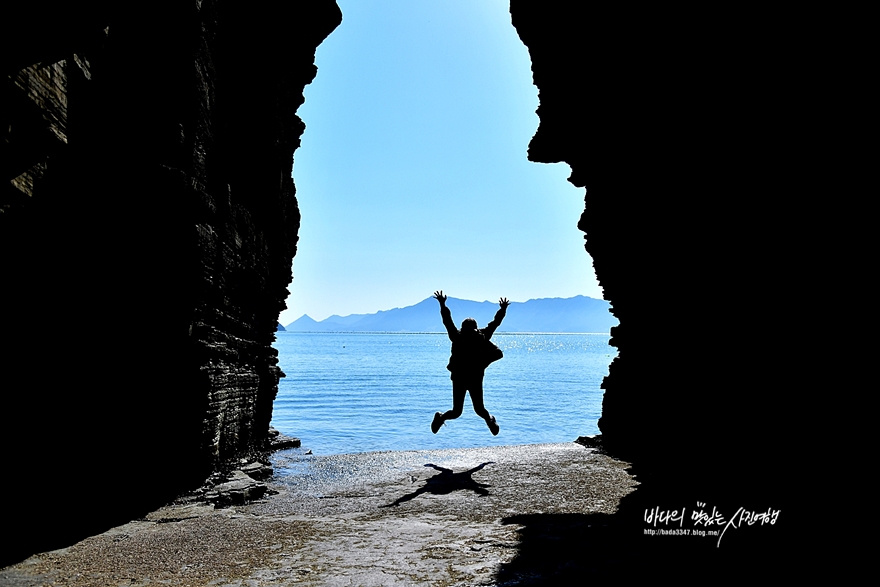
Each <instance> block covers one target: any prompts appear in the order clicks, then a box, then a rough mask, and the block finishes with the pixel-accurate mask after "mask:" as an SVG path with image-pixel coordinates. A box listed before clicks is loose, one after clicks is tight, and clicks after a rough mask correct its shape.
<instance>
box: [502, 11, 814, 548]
mask: <svg viewBox="0 0 880 587" xmlns="http://www.w3.org/2000/svg"><path fill="white" fill-rule="evenodd" d="M688 12H689V11H688ZM511 16H512V22H513V25H514V26H515V28H516V29H517V32H518V33H519V36H520V38H521V39H522V40H523V42H524V43H525V45H526V46H527V47H528V49H529V54H530V56H531V60H532V71H533V75H534V81H535V84H536V85H537V87H538V88H539V100H540V106H539V108H538V115H539V117H540V126H539V128H538V130H537V132H536V134H535V136H534V138H533V139H532V141H531V143H530V145H529V152H528V157H529V159H530V160H532V161H536V162H560V161H564V162H566V163H568V164H569V165H570V166H571V169H572V173H571V177H570V178H569V181H571V182H572V183H573V184H574V185H576V186H579V187H585V188H586V190H585V192H586V195H585V209H584V213H583V215H582V217H581V219H580V222H579V224H578V227H579V228H580V229H581V230H583V231H584V232H585V233H586V236H585V239H586V243H585V246H586V249H587V250H588V251H589V253H590V254H591V256H592V257H593V260H594V264H595V269H596V274H597V277H598V279H599V282H600V283H601V285H602V287H603V289H604V293H605V297H606V299H607V300H609V301H610V302H611V304H612V312H613V313H614V315H615V316H616V317H617V318H618V319H619V320H620V325H619V326H617V327H615V328H613V329H612V344H613V345H615V346H617V347H618V349H619V356H618V357H617V358H616V359H615V360H614V362H613V363H612V365H611V368H610V374H609V376H608V377H607V378H606V379H605V381H604V384H603V387H604V389H605V395H604V402H603V409H602V417H601V419H600V421H599V427H600V429H601V431H602V442H603V444H604V447H605V449H606V450H608V451H610V453H611V454H616V455H618V456H622V457H624V458H626V459H628V460H631V461H632V462H633V463H634V465H635V467H634V471H635V472H636V473H637V478H638V479H639V481H641V482H642V483H643V486H642V487H641V488H640V489H639V491H637V492H635V494H634V495H635V496H638V497H633V498H631V499H630V502H637V501H638V500H644V501H645V502H646V503H643V504H641V505H635V506H632V510H633V512H636V514H637V512H638V510H639V508H640V507H642V506H643V505H649V504H650V505H651V506H653V505H663V506H665V507H670V508H672V507H678V508H681V507H685V506H686V507H689V508H693V507H695V505H696V502H697V501H698V500H699V501H700V502H711V504H714V505H718V506H719V507H724V508H726V509H727V510H728V511H735V510H736V508H737V507H739V506H746V504H754V506H753V507H758V508H760V507H765V508H766V507H767V506H772V507H775V508H782V509H783V514H782V515H783V517H784V516H785V515H786V514H785V509H786V507H784V506H783V502H784V501H785V502H786V503H788V501H787V500H788V499H789V495H788V489H787V488H786V483H787V482H788V480H789V478H790V472H789V468H790V465H788V463H787V461H788V459H790V458H791V454H792V453H791V451H790V450H789V448H787V447H790V446H791V442H790V440H789V438H791V436H790V432H789V430H790V425H791V416H790V414H791V413H792V411H791V406H790V404H789V391H788V389H789V383H790V382H794V381H798V380H800V379H802V378H803V377H804V376H803V375H801V374H800V372H799V369H798V368H797V366H796V365H795V363H794V362H793V361H791V360H787V359H780V358H770V357H767V358H766V360H760V359H759V357H761V356H762V354H763V352H764V351H763V345H764V344H766V345H768V347H769V348H777V345H783V346H784V345H786V344H788V341H789V336H788V333H787V332H781V330H782V329H780V328H778V327H774V324H778V323H779V320H780V315H781V313H783V312H784V311H785V308H786V305H787V302H783V301H782V300H781V299H776V298H777V297H778V292H781V291H782V290H783V288H785V287H786V286H787V285H786V279H787V277H786V275H787V268H786V267H787V264H783V266H780V264H779V244H780V241H779V240H778V237H777V232H776V231H777V230H779V229H780V228H781V227H783V226H786V225H787V221H786V220H785V216H784V215H783V213H784V206H783V205H782V202H783V200H784V199H785V198H784V196H781V195H780V190H783V191H784V188H782V186H783V185H784V184H786V183H787V182H789V181H791V180H792V178H794V177H796V176H797V175H798V174H801V173H803V170H802V169H801V168H800V166H799V164H798V163H797V161H796V160H795V158H794V156H793V155H792V154H791V153H794V152H795V151H789V150H788V148H789V147H790V146H791V143H792V142H793V139H794V138H795V137H797V136H798V133H797V132H794V122H795V121H793V120H789V119H786V117H785V116H780V115H779V110H777V108H778V107H779V106H780V105H781V104H783V103H785V100H786V99H787V98H788V97H790V96H791V94H790V90H788V89H787V86H786V85H785V82H782V81H781V78H777V77H775V74H774V73H773V72H774V69H773V65H772V64H773V63H775V61H774V60H775V59H777V58H779V56H780V47H781V45H779V44H778V42H779V41H778V38H777V37H776V34H775V33H774V30H776V29H774V26H773V24H772V23H773V22H774V20H773V19H774V16H773V15H771V14H767V15H762V17H761V19H758V20H755V19H753V18H752V15H747V14H745V13H742V14H741V15H739V16H732V15H729V14H725V15H724V16H722V15H721V14H720V11H719V13H717V14H716V13H715V12H714V11H711V10H710V11H709V12H708V13H707V14H703V15H701V17H702V18H704V19H705V20H702V21H700V24H695V22H694V21H693V20H692V19H691V18H690V16H693V15H691V14H689V13H685V11H684V10H683V9H682V10H678V9H669V7H666V6H663V7H660V6H659V5H658V6H651V7H647V8H645V9H644V10H642V9H640V10H638V11H629V10H623V9H617V8H614V7H612V6H610V5H608V6H606V5H602V6H597V5H578V7H573V6H570V5H566V6H565V7H562V6H561V5H553V6H549V5H547V4H540V3H534V2H527V1H524V0H512V1H511ZM759 21H760V22H759ZM777 32H778V31H777ZM746 33H747V36H748V38H749V39H750V41H749V48H748V50H745V49H742V50H741V49H740V47H741V44H740V43H739V41H737V39H742V38H743V35H744V34H746ZM789 132H791V134H787V133H789ZM750 292H754V293H750ZM673 308H674V309H676V311H681V312H682V313H683V314H685V315H686V316H687V318H686V321H685V324H684V325H683V327H681V328H676V329H669V328H668V327H666V325H665V322H666V319H667V313H668V312H669V311H670V310H671V309H673ZM746 324H759V325H762V328H761V330H760V331H759V332H756V331H755V330H754V329H752V328H745V327H744V325H746ZM762 334H767V335H768V337H769V338H768V339H766V340H762V336H761V335H762ZM759 363H760V365H759ZM746 507H748V506H746ZM636 517H637V516H636ZM780 520H781V518H780ZM781 521H782V520H781ZM635 523H639V522H638V520H637V519H636V521H635ZM782 526H784V524H782ZM764 536H765V537H770V536H772V538H767V540H768V541H771V542H772V541H774V540H778V539H779V537H780V534H778V533H777V534H773V533H765V534H764ZM766 545H767V544H765V543H761V542H760V541H757V542H756V543H754V544H751V545H749V546H750V547H753V548H754V549H755V551H759V550H760V548H762V547H764V546H766Z"/></svg>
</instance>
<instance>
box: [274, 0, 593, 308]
mask: <svg viewBox="0 0 880 587" xmlns="http://www.w3.org/2000/svg"><path fill="white" fill-rule="evenodd" d="M339 5H340V7H341V9H342V12H343V20H342V24H340V26H339V27H338V28H337V29H336V30H335V31H334V32H333V33H331V34H330V36H329V37H328V38H327V39H326V40H325V41H324V42H323V43H322V44H321V45H320V46H319V47H318V50H317V53H316V59H315V61H316V65H317V67H318V74H317V76H316V78H315V80H314V81H313V82H312V84H311V85H309V86H306V89H305V97H306V102H305V104H303V105H302V106H301V107H300V108H299V111H298V112H297V114H298V115H299V116H300V117H301V118H302V119H303V121H304V122H305V124H306V130H305V133H304V134H303V137H302V146H301V147H300V148H299V149H298V150H297V151H296V153H295V158H294V172H293V177H294V182H295V184H296V190H297V194H296V195H297V200H298V202H299V206H300V210H301V214H302V224H301V228H300V240H299V243H298V252H297V255H296V257H295V259H294V262H293V274H294V280H293V282H292V283H291V284H290V286H289V289H290V292H291V295H290V297H289V298H288V299H287V310H285V311H283V312H282V313H281V316H280V317H279V322H280V323H281V324H285V325H286V324H289V323H291V322H293V321H294V320H296V319H298V318H299V317H301V316H302V315H303V314H308V315H309V316H310V317H311V318H312V319H314V320H317V321H320V320H323V319H325V318H327V317H329V316H330V315H333V314H336V315H340V316H346V315H350V314H370V313H375V312H377V311H379V310H378V309H377V308H388V309H390V308H395V307H406V306H408V305H413V302H412V300H418V301H421V300H424V299H425V298H426V297H428V296H430V295H431V293H432V292H434V291H435V290H438V289H442V290H444V292H445V293H446V294H447V295H449V296H452V297H456V298H460V299H470V300H497V299H498V298H499V297H502V296H503V297H507V298H509V299H511V300H516V301H525V300H528V299H537V298H554V297H556V298H568V297H573V296H576V295H585V296H588V297H593V298H599V299H601V298H603V295H602V290H601V288H600V287H599V285H598V283H597V281H596V278H595V273H594V271H593V265H592V259H591V258H590V256H589V255H588V254H587V252H586V251H585V250H584V246H583V245H584V235H583V233H582V232H580V231H579V230H578V229H577V222H578V219H579V218H580V215H581V213H582V212H583V202H584V193H585V192H584V190H583V189H578V188H575V187H574V186H572V185H571V184H570V183H568V181H567V177H568V175H569V174H570V170H569V168H568V166H567V165H564V164H555V165H546V164H536V163H532V162H530V161H528V159H527V149H528V144H529V141H530V140H531V138H532V136H533V135H534V133H535V131H536V130H537V127H538V117H537V115H536V114H535V110H536V108H537V106H538V96H537V94H538V92H537V88H536V87H535V86H534V85H533V84H532V77H531V62H530V59H529V55H528V51H527V49H526V48H525V46H524V45H523V44H522V42H521V41H520V39H519V37H518V36H517V34H516V30H515V29H514V28H513V26H512V25H511V23H510V14H509V12H508V4H507V2H506V1H503V0H487V1H485V2H468V1H464V0H450V1H447V2H442V3H440V2H409V1H405V0H390V1H387V2H381V3H377V2H367V1H364V0H339ZM415 303H418V302H415Z"/></svg>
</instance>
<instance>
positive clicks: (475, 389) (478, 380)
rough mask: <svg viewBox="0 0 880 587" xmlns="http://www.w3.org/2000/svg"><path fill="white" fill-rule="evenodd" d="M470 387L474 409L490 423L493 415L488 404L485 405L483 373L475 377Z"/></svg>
mask: <svg viewBox="0 0 880 587" xmlns="http://www.w3.org/2000/svg"><path fill="white" fill-rule="evenodd" d="M469 388H470V392H471V403H473V404H474V411H475V412H476V413H477V415H478V416H479V417H481V418H482V419H483V420H485V421H486V423H487V424H488V423H489V420H490V419H491V418H492V415H491V414H490V413H489V410H487V409H486V406H484V405H483V376H482V374H481V375H480V376H479V377H474V379H473V380H472V382H471V385H470V386H469Z"/></svg>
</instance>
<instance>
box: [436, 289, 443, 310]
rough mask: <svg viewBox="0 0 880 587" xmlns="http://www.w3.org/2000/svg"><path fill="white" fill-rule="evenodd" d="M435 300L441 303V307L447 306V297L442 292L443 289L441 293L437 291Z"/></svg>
mask: <svg viewBox="0 0 880 587" xmlns="http://www.w3.org/2000/svg"><path fill="white" fill-rule="evenodd" d="M434 299H435V300H437V301H438V302H440V305H441V306H445V305H446V296H444V295H443V290H442V289H441V290H440V291H435V292H434Z"/></svg>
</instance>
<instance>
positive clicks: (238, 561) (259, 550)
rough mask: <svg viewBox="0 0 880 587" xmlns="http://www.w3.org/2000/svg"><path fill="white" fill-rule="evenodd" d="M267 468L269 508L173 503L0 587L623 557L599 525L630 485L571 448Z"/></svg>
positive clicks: (517, 569)
mask: <svg viewBox="0 0 880 587" xmlns="http://www.w3.org/2000/svg"><path fill="white" fill-rule="evenodd" d="M274 465H275V467H276V475H275V477H274V478H273V479H272V480H271V481H270V482H269V485H270V489H271V490H272V491H277V492H278V493H277V494H275V495H271V496H269V497H267V498H265V499H262V500H259V501H258V502H253V503H250V504H247V505H244V506H235V507H229V508H222V509H215V508H214V507H213V506H210V505H205V504H204V503H198V502H192V501H188V500H186V499H182V500H179V501H178V502H175V503H174V504H170V505H168V506H166V507H163V508H161V509H159V510H157V511H155V512H152V513H151V514H149V515H148V516H146V518H144V519H142V520H136V521H132V522H130V523H128V524H125V525H124V526H119V527H117V528H113V529H111V530H109V531H107V532H105V533H103V534H100V535H97V536H93V537H90V538H87V539H85V540H83V541H81V542H79V543H77V544H74V545H73V546H70V547H69V548H65V549H62V550H57V551H52V552H46V553H41V554H38V555H35V556H32V557H31V558H29V559H27V560H25V561H23V562H21V563H19V564H16V565H13V566H10V567H7V568H5V569H2V570H0V585H4V586H5V585H14V586H32V585H70V586H91V585H95V586H101V587H105V586H117V585H121V586H135V585H137V586H142V585H173V586H177V585H181V586H182V585H193V586H195V585H212V586H224V587H225V586H236V587H238V586H242V587H243V586H253V587H256V586H267V585H315V586H317V585H321V586H324V585H326V586H346V587H348V586H358V585H364V586H367V585H370V586H372V585H377V586H398V585H430V586H451V585H499V586H501V585H505V586H506V585H543V584H566V583H564V582H563V583H559V582H558V581H557V580H556V579H559V580H562V578H564V577H569V578H570V577H572V576H577V577H582V576H589V575H590V574H595V572H596V569H597V568H599V569H607V568H608V565H614V564H616V562H615V560H613V559H614V556H624V558H625V553H624V554H621V553H619V552H617V551H615V552H614V553H611V557H610V558H609V553H608V552H603V551H602V544H605V542H606V541H605V540H603V538H602V534H601V533H602V531H603V530H602V526H603V525H605V522H606V520H607V519H608V517H609V514H613V513H614V512H615V511H616V509H617V507H618V503H619V500H620V499H621V498H622V497H623V496H624V495H626V494H628V493H630V492H631V491H633V489H634V488H635V486H636V482H635V481H634V480H633V479H632V477H630V475H629V474H628V473H627V472H626V470H625V469H626V468H627V466H628V465H627V464H626V463H623V462H620V461H616V460H613V459H611V458H609V457H607V456H603V455H600V454H597V453H596V452H595V451H594V450H593V449H589V448H584V447H583V446H580V445H578V444H575V443H569V444H544V445H526V446H511V447H495V448H480V449H457V450H437V451H410V452H384V453H365V454H356V455H338V456H328V457H314V456H301V455H295V454H293V453H292V452H289V451H288V452H283V451H282V452H280V453H277V454H276V455H275V462H274ZM597 532H598V534H597ZM583 536H586V537H587V539H586V540H585V541H583V540H580V537H583ZM591 540H592V544H593V545H594V546H595V548H589V546H590V543H591V542H590V541H591ZM611 543H613V541H611ZM609 544H610V543H609ZM599 574H601V573H599ZM554 577H555V578H556V579H554Z"/></svg>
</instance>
